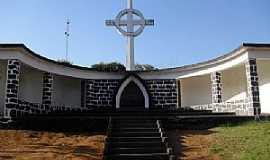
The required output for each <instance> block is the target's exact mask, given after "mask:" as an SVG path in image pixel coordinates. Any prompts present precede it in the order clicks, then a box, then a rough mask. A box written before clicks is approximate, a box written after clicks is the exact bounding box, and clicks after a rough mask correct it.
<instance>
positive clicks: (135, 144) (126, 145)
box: [108, 141, 164, 148]
mask: <svg viewBox="0 0 270 160" xmlns="http://www.w3.org/2000/svg"><path fill="white" fill-rule="evenodd" d="M108 146H109V147H112V148H114V147H119V148H132V147H163V146H164V143H162V142H160V141H156V142H110V143H108Z"/></svg>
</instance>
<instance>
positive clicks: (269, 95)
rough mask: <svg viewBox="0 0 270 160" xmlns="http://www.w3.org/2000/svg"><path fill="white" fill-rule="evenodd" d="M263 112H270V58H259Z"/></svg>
mask: <svg viewBox="0 0 270 160" xmlns="http://www.w3.org/2000/svg"><path fill="white" fill-rule="evenodd" d="M257 67H258V75H259V87H260V102H261V110H262V113H270V60H257Z"/></svg>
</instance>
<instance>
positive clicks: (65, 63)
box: [57, 59, 73, 65]
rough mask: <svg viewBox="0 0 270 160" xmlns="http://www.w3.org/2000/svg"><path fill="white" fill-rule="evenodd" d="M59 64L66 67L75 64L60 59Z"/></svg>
mask: <svg viewBox="0 0 270 160" xmlns="http://www.w3.org/2000/svg"><path fill="white" fill-rule="evenodd" d="M57 62H58V63H61V64H64V65H72V64H73V63H72V62H71V61H68V60H65V59H58V60H57Z"/></svg>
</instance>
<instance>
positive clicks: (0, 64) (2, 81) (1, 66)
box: [0, 60, 7, 113]
mask: <svg viewBox="0 0 270 160" xmlns="http://www.w3.org/2000/svg"><path fill="white" fill-rule="evenodd" d="M6 74H7V61H2V60H1V61H0V91H1V92H0V112H2V113H3V111H4V105H5V90H6V89H5V88H6V77H7V76H6Z"/></svg>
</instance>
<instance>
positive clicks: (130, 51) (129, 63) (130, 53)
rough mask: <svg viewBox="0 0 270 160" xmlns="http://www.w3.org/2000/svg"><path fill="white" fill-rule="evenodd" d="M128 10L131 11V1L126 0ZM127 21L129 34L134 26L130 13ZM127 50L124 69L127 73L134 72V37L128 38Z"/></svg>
mask: <svg viewBox="0 0 270 160" xmlns="http://www.w3.org/2000/svg"><path fill="white" fill-rule="evenodd" d="M127 7H128V9H132V8H133V6H132V0H128V6H127ZM127 20H128V21H130V23H128V24H127V31H128V32H129V33H131V32H134V26H133V24H132V20H133V15H132V13H128V15H127ZM127 41H128V48H127V57H126V67H127V70H128V71H133V70H135V62H134V37H133V36H131V35H130V36H128V37H127Z"/></svg>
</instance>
